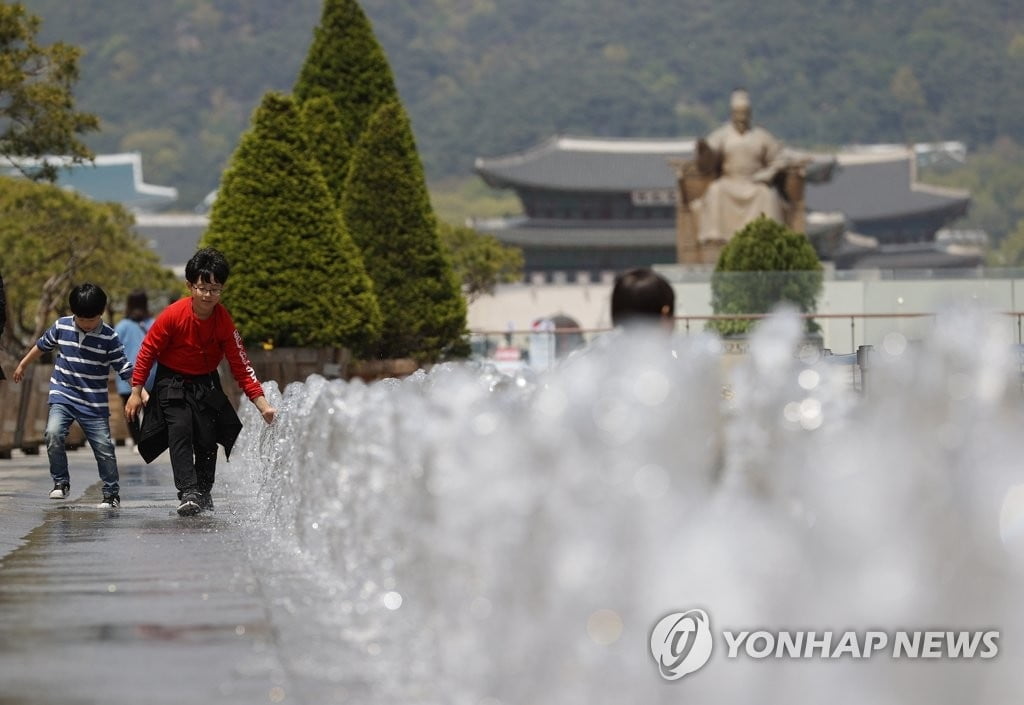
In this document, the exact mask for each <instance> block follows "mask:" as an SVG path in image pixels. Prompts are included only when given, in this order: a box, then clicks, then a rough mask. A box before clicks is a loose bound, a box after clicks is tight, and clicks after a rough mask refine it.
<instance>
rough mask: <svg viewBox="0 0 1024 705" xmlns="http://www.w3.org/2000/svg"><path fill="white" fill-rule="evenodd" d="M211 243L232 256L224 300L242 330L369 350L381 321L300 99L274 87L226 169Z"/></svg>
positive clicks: (278, 339) (281, 340)
mask: <svg viewBox="0 0 1024 705" xmlns="http://www.w3.org/2000/svg"><path fill="white" fill-rule="evenodd" d="M203 244H204V245H207V246H210V247H216V248H217V249H219V250H221V251H222V252H223V253H224V254H225V256H226V257H227V258H228V261H229V262H230V263H231V278H230V279H229V280H228V285H227V287H226V289H225V292H224V303H225V305H227V307H228V308H229V309H230V310H231V313H232V316H233V317H234V319H235V322H236V324H237V325H238V329H239V331H240V332H241V333H242V335H243V337H244V338H245V339H246V340H247V341H250V342H255V341H264V340H270V341H272V342H273V343H274V344H275V345H282V346H292V345H296V346H315V345H339V346H345V347H349V348H351V349H352V350H354V351H355V352H356V354H365V352H366V350H367V348H368V346H369V345H370V344H371V343H373V341H374V340H375V338H376V336H377V334H378V332H379V330H380V326H381V316H380V309H379V307H378V305H377V300H376V297H375V296H374V294H373V285H372V283H371V281H370V279H369V277H368V276H367V273H366V269H365V268H364V266H363V260H362V257H361V255H360V252H359V249H358V248H357V247H356V245H355V243H354V242H353V240H352V238H351V237H350V236H349V234H348V233H347V232H346V231H345V229H344V225H343V223H342V221H341V218H340V217H339V216H338V212H337V209H336V208H335V204H334V200H333V198H332V196H331V194H330V191H329V190H328V187H327V182H326V181H325V180H324V176H323V174H322V173H321V171H320V167H319V166H318V165H317V163H316V161H315V160H314V159H313V158H312V157H311V145H310V143H309V141H308V140H307V138H306V134H305V132H304V131H303V129H302V123H301V119H300V114H299V110H298V108H297V106H296V104H295V101H294V100H293V99H292V98H291V97H289V96H286V95H282V94H279V93H268V94H266V95H265V96H264V97H263V101H262V103H261V104H260V106H259V107H258V108H257V110H256V112H255V114H254V116H253V121H252V126H251V128H250V129H249V130H248V132H246V133H245V134H244V135H243V136H242V139H241V142H240V143H239V145H238V148H237V150H236V151H235V154H234V155H233V156H232V160H231V164H230V165H229V167H228V169H227V170H226V171H225V172H224V175H223V178H222V181H221V186H220V190H219V191H218V195H217V200H216V201H215V202H214V206H213V211H212V212H211V214H210V227H209V229H208V230H207V231H206V233H205V235H204V237H203Z"/></svg>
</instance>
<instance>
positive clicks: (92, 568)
mask: <svg viewBox="0 0 1024 705" xmlns="http://www.w3.org/2000/svg"><path fill="white" fill-rule="evenodd" d="M69 461H70V468H71V485H72V486H71V495H70V496H69V497H68V498H67V499H66V500H63V501H59V500H51V499H49V498H48V497H47V495H48V492H49V490H50V489H51V488H52V482H51V480H50V476H49V471H48V465H47V461H46V455H45V449H44V452H43V453H42V454H40V455H38V456H33V455H24V454H22V453H20V452H18V451H16V452H15V454H14V457H13V458H12V459H10V460H0V705H14V704H18V705H36V704H39V705H43V704H46V705H63V704H68V705H71V704H74V705H81V704H85V703H176V704H179V703H183V702H205V703H246V704H248V703H268V702H269V703H275V702H288V703H291V702H297V701H298V700H304V699H301V698H297V697H296V695H297V694H296V693H294V692H293V691H292V689H291V686H290V683H289V680H288V678H287V676H286V672H285V668H284V667H283V666H282V663H283V659H282V658H281V653H280V648H279V647H278V646H277V641H278V640H277V637H276V636H275V629H274V627H273V626H272V622H273V620H272V618H271V608H270V607H269V606H268V605H269V604H270V601H268V600H267V599H265V597H264V595H263V594H262V593H261V583H260V578H259V575H258V574H257V571H256V569H255V568H254V566H253V565H252V564H251V559H250V557H249V552H248V551H247V550H246V546H245V544H244V539H245V536H246V527H245V522H243V521H240V520H239V519H238V517H237V516H236V515H235V514H234V513H233V511H232V509H233V507H232V498H231V497H230V496H227V497H225V496H224V495H223V494H221V495H218V492H217V489H218V488H215V492H214V498H215V501H216V502H217V511H216V512H214V513H212V514H209V513H204V514H201V515H199V516H196V517H178V516H177V514H176V513H175V512H174V508H175V507H176V506H177V501H176V495H175V489H174V484H173V481H172V478H171V469H170V465H169V464H168V463H167V462H166V455H165V456H164V457H163V458H160V459H158V460H157V461H156V462H154V463H153V464H151V465H148V466H147V465H145V464H144V463H143V462H142V460H141V459H140V458H139V456H138V455H135V454H133V453H132V452H131V451H129V450H128V449H126V448H118V461H119V468H120V475H121V497H122V501H123V505H122V507H121V508H120V509H119V510H105V509H98V508H97V507H96V505H97V503H98V502H99V501H100V498H101V494H100V483H99V479H98V475H97V472H96V463H95V460H94V459H93V457H92V452H91V451H90V450H89V448H88V447H86V448H82V449H79V450H76V451H72V452H71V453H69ZM218 471H219V472H223V466H219V467H218ZM219 484H220V483H219Z"/></svg>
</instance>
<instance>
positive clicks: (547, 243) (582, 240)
mask: <svg viewBox="0 0 1024 705" xmlns="http://www.w3.org/2000/svg"><path fill="white" fill-rule="evenodd" d="M473 227H474V228H475V229H476V230H479V231H481V232H485V233H490V234H491V235H494V236H495V237H496V238H498V239H499V240H501V241H502V242H503V243H505V244H507V245H515V246H516V247H533V248H537V247H551V248H561V247H571V248H574V249H576V248H584V247H594V248H614V247H620V248H621V247H641V248H644V247H675V245H676V230H675V225H674V224H673V225H671V226H668V227H666V226H665V225H663V224H662V225H660V227H658V226H650V227H643V226H638V225H636V224H635V223H623V222H619V223H596V222H595V223H592V222H582V221H579V222H573V223H572V224H571V225H570V226H568V227H567V226H566V224H565V221H552V220H526V219H510V220H490V221H478V222H476V223H474V224H473Z"/></svg>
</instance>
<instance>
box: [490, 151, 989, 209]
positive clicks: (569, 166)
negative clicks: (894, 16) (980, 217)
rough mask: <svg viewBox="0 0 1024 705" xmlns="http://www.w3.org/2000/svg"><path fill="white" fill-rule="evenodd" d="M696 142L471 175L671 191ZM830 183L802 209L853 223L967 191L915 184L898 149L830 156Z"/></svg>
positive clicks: (539, 154) (534, 183)
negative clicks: (834, 164)
mask: <svg viewBox="0 0 1024 705" xmlns="http://www.w3.org/2000/svg"><path fill="white" fill-rule="evenodd" d="M693 147H694V141H693V140H692V139H683V140H631V139H620V140H605V139H583V138H575V137H554V138H552V139H549V140H548V141H546V142H544V143H542V144H540V145H538V146H537V147H534V148H532V149H529V150H527V151H525V152H522V153H519V154H513V155H509V156H505V157H499V158H494V159H482V158H481V159H477V161H476V171H477V173H478V174H479V175H480V176H481V178H483V179H484V181H486V182H487V183H488V184H489V185H491V186H494V187H497V188H527V187H530V188H543V189H551V190H563V191H577V192H578V191H618V192H628V191H633V190H642V189H673V188H675V171H674V169H673V168H672V166H671V163H670V160H676V159H689V158H691V157H692V154H693ZM836 159H837V161H838V165H839V166H838V168H837V169H835V170H834V171H833V175H832V179H831V181H828V182H825V183H809V184H808V185H807V190H806V198H807V207H808V209H809V210H814V211H829V212H834V211H838V212H842V213H845V214H846V216H847V218H849V219H850V220H851V221H854V222H858V221H863V220H872V219H878V218H894V217H901V216H908V215H915V214H921V213H925V212H933V211H946V210H957V209H963V208H965V207H966V205H967V203H968V202H969V200H970V194H969V193H968V192H966V191H960V190H954V189H941V188H937V187H932V186H925V185H923V184H918V183H915V182H914V179H915V172H916V169H915V159H916V157H915V153H914V151H913V150H911V149H907V148H903V147H899V146H888V145H887V146H885V147H884V148H882V149H874V150H871V149H850V150H848V151H843V152H840V153H839V154H838V155H836Z"/></svg>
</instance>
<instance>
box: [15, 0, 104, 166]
mask: <svg viewBox="0 0 1024 705" xmlns="http://www.w3.org/2000/svg"><path fill="white" fill-rule="evenodd" d="M39 26H40V20H39V18H38V17H36V16H35V15H32V14H29V13H28V12H27V11H26V10H25V7H24V6H23V5H22V4H21V3H13V4H9V3H4V2H0V155H2V156H4V157H7V158H8V159H11V158H17V157H35V158H43V160H42V162H41V166H40V167H38V168H31V169H29V168H27V167H20V168H22V170H23V171H24V172H25V175H26V176H29V177H31V178H33V179H46V180H48V181H53V180H55V179H56V178H57V166H56V165H54V164H53V163H51V162H49V161H47V160H46V159H45V155H48V154H62V155H69V156H71V157H72V158H73V159H74V160H75V161H82V160H83V159H88V158H91V157H92V156H93V155H92V152H91V151H89V149H88V148H87V147H86V146H85V144H83V143H82V142H80V141H79V140H78V135H81V134H84V133H86V132H89V131H91V130H96V129H98V128H99V121H98V120H97V119H96V117H95V116H94V115H90V114H88V113H83V112H78V111H76V110H75V107H74V100H73V98H72V95H71V89H72V87H73V86H74V84H75V82H76V81H77V80H78V55H79V50H78V49H77V48H75V47H72V46H69V45H67V44H63V43H61V42H57V43H56V44H51V45H50V46H42V45H40V44H38V43H37V42H36V34H37V33H38V32H39ZM15 163H16V164H17V162H15Z"/></svg>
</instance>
